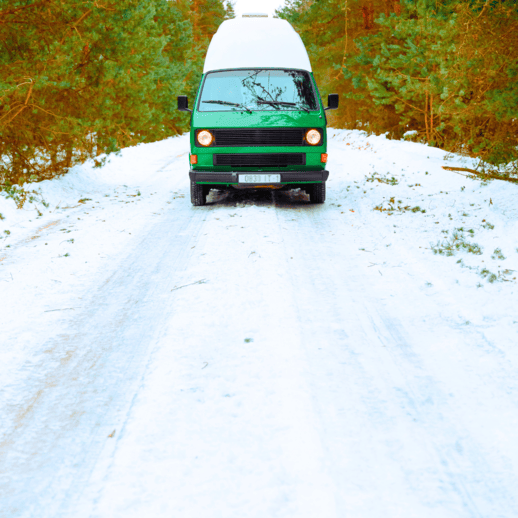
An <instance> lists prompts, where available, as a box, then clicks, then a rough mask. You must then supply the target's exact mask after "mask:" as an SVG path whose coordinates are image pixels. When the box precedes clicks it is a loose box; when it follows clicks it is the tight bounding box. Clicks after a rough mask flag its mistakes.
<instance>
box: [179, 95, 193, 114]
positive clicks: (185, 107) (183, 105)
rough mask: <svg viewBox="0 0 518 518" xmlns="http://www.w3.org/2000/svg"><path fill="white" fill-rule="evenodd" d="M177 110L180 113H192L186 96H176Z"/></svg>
mask: <svg viewBox="0 0 518 518" xmlns="http://www.w3.org/2000/svg"><path fill="white" fill-rule="evenodd" d="M178 109H179V110H180V111H181V112H192V110H189V99H187V96H186V95H179V96H178Z"/></svg>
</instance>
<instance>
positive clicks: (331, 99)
mask: <svg viewBox="0 0 518 518" xmlns="http://www.w3.org/2000/svg"><path fill="white" fill-rule="evenodd" d="M339 101H340V99H339V97H338V94H329V95H328V96H327V108H325V110H336V109H337V108H338V103H339Z"/></svg>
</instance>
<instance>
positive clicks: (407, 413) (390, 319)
mask: <svg viewBox="0 0 518 518" xmlns="http://www.w3.org/2000/svg"><path fill="white" fill-rule="evenodd" d="M278 214H279V220H280V224H281V227H286V226H289V222H288V221H287V220H286V219H285V216H286V215H288V214H289V212H288V211H283V210H282V209H281V210H278ZM301 219H302V221H301V223H300V224H299V226H300V227H302V229H303V230H305V237H306V239H304V238H302V239H300V236H297V238H294V237H293V234H292V233H291V232H284V234H283V236H284V239H285V242H286V244H285V247H287V253H288V255H292V254H295V253H296V252H298V254H299V255H302V257H304V258H305V259H304V263H303V265H302V267H301V268H299V269H298V270H294V271H293V272H292V275H293V284H294V285H295V286H299V296H298V297H296V300H298V301H300V303H299V314H300V320H301V322H303V326H304V335H305V336H306V338H307V341H306V346H307V347H308V351H309V353H310V355H311V356H312V358H313V361H314V365H315V366H319V367H320V369H319V370H318V373H317V374H316V375H315V382H317V381H318V380H323V379H326V378H329V371H332V372H333V379H334V383H335V386H333V383H332V382H331V381H330V382H329V385H327V391H328V397H325V396H322V395H319V396H316V398H317V399H318V403H317V404H318V406H319V407H320V408H321V419H322V421H323V423H322V429H323V430H324V432H323V433H324V436H327V444H328V447H329V454H330V458H335V459H337V458H338V457H339V456H340V455H337V454H336V445H337V444H340V442H342V443H343V442H344V441H343V439H342V438H341V437H340V436H341V435H343V431H344V429H347V428H348V426H349V424H350V420H351V419H352V420H357V423H356V426H355V429H356V431H355V432H352V433H351V432H350V433H349V437H348V439H349V441H351V443H352V444H357V445H358V446H360V448H361V449H362V451H361V453H360V455H358V454H357V452H356V454H355V453H354V452H351V451H347V450H350V447H349V446H347V445H345V446H344V447H343V451H342V452H341V453H342V455H343V459H347V455H349V456H352V458H356V461H357V462H356V463H355V468H353V473H355V474H360V475H361V476H359V477H358V478H357V479H356V480H352V478H354V476H352V475H351V471H350V469H349V470H348V468H347V467H346V465H344V464H343V459H342V465H341V466H340V467H337V468H336V469H334V474H335V477H336V478H338V479H342V481H343V483H344V486H345V487H347V486H348V489H344V486H342V491H341V494H342V497H343V500H342V502H343V506H344V508H343V511H344V513H349V512H350V513H352V515H353V516H357V515H358V513H360V514H361V515H362V516H363V515H368V516H371V514H369V513H373V514H372V516H393V515H394V516H395V515H397V516H414V515H415V516H420V517H422V516H430V517H432V516H436V514H435V513H436V512H437V506H438V505H440V506H441V516H452V517H454V516H455V517H457V516H469V517H472V516H473V517H478V516H488V515H491V516H511V514H508V513H509V512H511V513H512V511H511V510H512V509H514V508H515V501H514V497H513V496H512V492H510V491H509V489H510V488H506V487H505V479H503V478H502V476H501V474H499V473H496V472H495V470H494V469H492V467H491V465H490V464H489V463H488V462H487V460H486V459H485V458H484V457H483V456H482V455H481V454H480V451H481V445H480V444H478V443H477V442H476V441H474V440H473V439H472V438H471V437H470V430H469V429H466V428H463V426H462V425H463V423H456V422H455V414H454V412H453V409H452V408H449V405H448V399H449V398H448V396H447V394H445V392H444V388H445V387H442V386H441V385H440V384H439V380H434V379H433V374H431V373H428V372H427V368H426V366H425V365H424V364H423V363H422V361H421V358H420V355H419V353H417V350H416V346H417V345H418V342H417V343H416V336H415V335H413V336H412V335H410V336H409V335H408V333H407V332H406V331H405V327H404V324H403V322H402V321H401V320H400V319H399V318H398V316H397V315H394V314H393V312H391V310H390V307H387V305H386V304H383V303H381V302H380V301H379V300H378V299H377V298H372V294H374V293H376V291H377V289H379V288H377V287H376V285H375V284H374V285H373V279H372V276H368V275H366V274H364V275H361V272H362V271H365V269H364V268H362V266H361V265H360V262H362V260H361V258H360V262H359V261H358V253H356V254H354V252H352V250H351V249H350V247H348V246H347V243H351V242H352V241H353V240H354V237H355V234H354V232H353V231H350V230H349V228H348V227H345V225H344V227H343V228H344V230H345V232H346V237H345V238H344V237H338V236H337V237H335V238H330V237H324V235H326V234H327V233H328V228H327V223H326V220H325V210H324V208H323V207H308V210H307V211H305V214H304V217H303V218H301ZM336 230H337V229H334V231H336ZM300 234H302V232H300ZM330 239H333V240H334V241H335V242H334V243H333V246H332V247H331V248H335V249H341V250H343V252H344V255H343V267H342V268H338V267H337V262H336V261H332V260H331V261H330V260H329V259H330V257H329V256H328V255H327V253H326V252H327V250H328V249H330V247H329V240H330ZM338 239H341V240H342V245H343V246H342V247H340V246H339V245H338V244H337V243H336V241H337V240H338ZM355 248H356V247H355ZM295 251H296V252H295ZM355 255H356V256H355ZM311 264H313V265H318V268H315V271H314V275H311V272H310V271H308V267H309V266H310V265H311ZM376 280H377V279H376ZM380 284H382V283H381V282H380ZM308 285H309V286H308ZM344 295H345V296H344ZM308 315H310V316H309V317H308ZM311 315H313V316H311ZM326 328H327V329H328V330H329V329H330V330H332V331H333V334H334V335H335V337H333V338H332V339H331V340H330V338H331V337H330V336H329V335H330V333H329V332H327V333H326V331H325V330H326ZM315 343H319V344H322V345H323V348H324V347H328V348H329V349H330V350H332V352H330V353H329V358H328V360H327V361H326V362H322V361H321V358H320V357H321V356H322V355H323V354H319V353H318V349H317V348H316V347H315ZM340 363H341V364H343V365H347V367H346V368H344V369H343V370H342V371H340V370H339V369H338V368H337V367H336V365H337V364H340ZM319 364H320V365H319ZM333 364H334V365H333ZM340 372H341V376H347V378H348V380H349V381H348V382H347V383H343V381H341V380H340V379H337V376H339V373H340ZM351 380H352V381H351ZM340 388H341V389H343V390H347V391H348V396H349V397H352V398H354V400H355V401H356V404H357V405H360V409H358V407H355V406H354V405H349V412H352V413H353V415H352V416H349V422H348V420H347V416H345V415H342V417H341V418H340V417H338V416H340V414H341V413H342V414H343V409H341V408H340V403H342V406H343V407H347V404H346V403H345V402H344V398H343V397H342V398H340V397H336V396H337V394H336V391H337V390H339V389H340ZM430 398H432V401H433V402H432V404H430ZM340 400H341V401H340ZM333 407H334V408H333ZM437 407H438V408H437ZM443 412H444V414H443ZM362 414H363V415H362ZM448 414H449V415H448ZM360 423H362V424H360ZM353 426H354V425H353ZM333 428H334V434H333V435H331V434H330V433H329V430H332V429H333ZM412 428H413V430H412ZM416 428H417V430H416ZM373 431H374V432H375V433H374V436H373ZM376 432H377V433H376ZM362 433H365V434H367V436H369V435H370V436H371V439H370V440H368V441H363V440H362V439H359V437H361V434H362ZM355 434H358V438H355V437H354V435H355ZM384 435H387V437H386V438H385V437H384ZM405 435H406V437H407V440H408V441H409V443H411V444H405V443H404V441H403V440H402V437H404V436H405ZM371 441H376V442H378V443H383V442H385V445H383V447H381V448H380V447H379V444H372V443H371ZM391 442H392V444H391ZM412 443H413V444H412ZM460 443H462V444H463V454H462V455H459V452H458V451H457V449H456V445H458V444H460ZM369 447H370V448H371V449H374V450H377V454H378V457H377V458H375V457H373V456H372V455H371V453H370V452H369V451H368V450H369V449H370V448H369ZM406 449H408V450H409V452H411V453H414V454H418V455H419V456H420V457H421V458H420V459H419V460H418V461H417V462H416V459H413V458H411V456H407V457H406V458H405V450H406ZM412 449H413V452H412ZM397 454H400V455H402V456H401V458H397ZM379 455H382V456H384V457H387V456H390V455H392V456H394V455H396V457H395V458H393V459H391V460H390V462H388V463H387V461H385V464H386V466H385V468H386V474H387V475H388V474H389V473H390V476H391V478H392V479H393V480H394V479H397V475H396V476H394V475H395V473H397V472H398V471H402V473H400V480H399V481H398V482H397V483H396V484H392V489H391V490H390V491H389V492H388V493H387V489H388V488H389V487H390V485H391V483H390V482H389V483H388V484H387V483H380V481H379V480H376V478H379V477H377V476H376V473H375V472H376V470H377V469H379V463H380V457H379ZM365 462H367V464H368V468H370V470H372V472H371V473H365V468H359V469H358V468H357V467H356V466H358V463H365ZM387 464H388V465H387ZM419 465H420V467H421V468H422V469H421V473H419V471H420V469H419V467H418V466H419ZM387 468H388V469H387ZM405 471H406V472H405ZM362 478H363V482H360V484H358V481H359V480H360V481H361V480H362ZM393 480H392V482H393ZM369 484H378V486H379V487H377V490H374V488H372V487H371V488H369ZM337 485H338V486H339V487H340V483H337ZM362 485H363V487H362ZM383 485H384V486H386V487H383ZM405 486H406V487H405ZM434 486H435V487H434ZM410 489H411V491H410V492H409V493H408V494H406V495H402V494H401V492H402V491H403V492H405V491H409V490H410ZM362 490H363V492H364V493H366V494H365V498H364V499H363V500H362V499H361V498H360V499H358V498H357V497H355V498H351V497H350V496H351V495H353V494H356V495H357V494H358V491H359V492H360V493H361V492H362ZM384 493H385V495H384ZM398 493H399V495H398ZM375 495H376V496H377V498H373V497H374V496H375ZM380 495H383V496H385V498H384V497H383V496H381V497H380ZM396 495H398V496H396ZM347 496H349V498H348V497H347ZM416 496H417V497H418V498H417V499H416ZM398 497H399V498H400V500H399V501H400V502H403V501H404V502H405V507H408V508H409V513H408V514H400V513H402V510H401V509H400V508H398V503H397V501H396V500H397V498H398ZM348 500H349V502H348ZM355 500H356V501H355ZM412 501H413V504H414V505H415V506H416V507H423V508H422V509H421V510H419V511H416V509H415V508H412V504H410V502H412ZM351 502H353V503H352V504H351ZM390 503H392V504H393V508H392V510H390V505H388V504H390ZM380 506H381V507H380ZM427 508H429V509H427ZM434 508H435V509H434ZM367 509H368V510H367ZM413 513H415V514H413ZM488 513H489V514H488ZM502 513H503V514H502Z"/></svg>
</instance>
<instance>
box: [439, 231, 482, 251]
mask: <svg viewBox="0 0 518 518" xmlns="http://www.w3.org/2000/svg"><path fill="white" fill-rule="evenodd" d="M430 248H431V249H432V251H433V253H434V254H439V255H446V256H453V255H455V253H456V252H459V251H464V252H468V253H470V254H475V255H481V254H482V248H481V247H480V246H479V245H478V244H477V243H470V242H469V241H467V240H466V236H465V235H464V232H463V229H462V228H460V229H457V231H455V232H454V233H453V235H452V237H451V238H450V239H446V240H444V241H438V242H437V243H436V244H435V245H430Z"/></svg>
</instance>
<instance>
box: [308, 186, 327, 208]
mask: <svg viewBox="0 0 518 518" xmlns="http://www.w3.org/2000/svg"><path fill="white" fill-rule="evenodd" d="M306 192H307V193H308V194H309V201H310V202H311V203H324V202H325V201H326V182H322V183H314V184H312V185H311V186H310V187H309V189H308V190H307V191H306Z"/></svg>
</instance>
